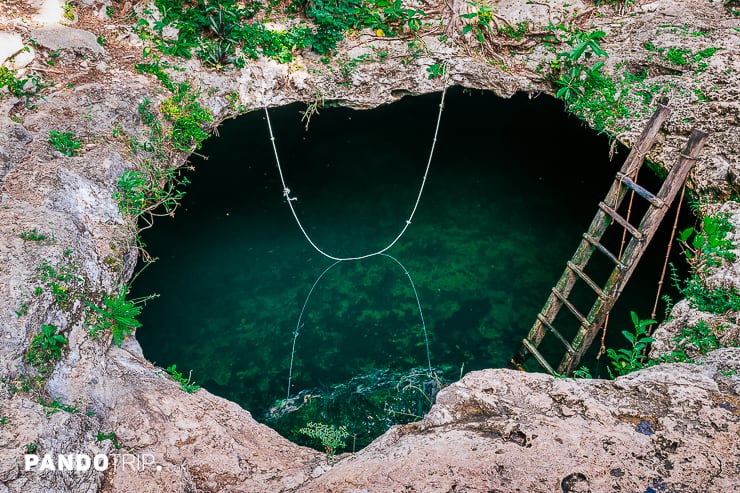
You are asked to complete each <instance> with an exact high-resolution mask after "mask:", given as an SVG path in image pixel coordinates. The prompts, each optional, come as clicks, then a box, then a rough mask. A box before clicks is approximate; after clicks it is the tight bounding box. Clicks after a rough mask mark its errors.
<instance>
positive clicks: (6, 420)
mask: <svg viewBox="0 0 740 493" xmlns="http://www.w3.org/2000/svg"><path fill="white" fill-rule="evenodd" d="M8 423H10V418H8V417H7V416H0V426H5V425H6V424H8Z"/></svg>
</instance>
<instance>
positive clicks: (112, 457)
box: [23, 454, 162, 472]
mask: <svg viewBox="0 0 740 493" xmlns="http://www.w3.org/2000/svg"><path fill="white" fill-rule="evenodd" d="M23 459H24V467H23V469H24V470H25V471H29V472H46V471H52V472H63V471H71V472H85V471H90V470H93V471H101V472H102V471H107V470H109V469H111V470H113V471H118V470H129V471H137V472H141V471H146V470H155V471H157V472H159V471H161V470H162V466H161V465H159V464H157V463H156V461H155V459H154V455H153V454H108V455H106V454H96V455H92V456H91V455H88V454H44V455H36V454H25V455H24V456H23Z"/></svg>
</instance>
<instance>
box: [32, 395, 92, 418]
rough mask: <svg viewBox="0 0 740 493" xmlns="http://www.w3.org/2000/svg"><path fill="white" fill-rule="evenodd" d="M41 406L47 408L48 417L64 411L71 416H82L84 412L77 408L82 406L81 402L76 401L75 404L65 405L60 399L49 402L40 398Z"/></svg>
mask: <svg viewBox="0 0 740 493" xmlns="http://www.w3.org/2000/svg"><path fill="white" fill-rule="evenodd" d="M39 404H41V405H42V406H44V407H45V408H46V410H45V412H46V415H47V416H51V415H52V414H56V413H58V412H59V411H64V412H67V413H70V414H80V413H81V412H82V411H81V410H80V408H79V407H77V406H79V405H80V401H79V400H77V401H75V403H74V404H64V403H63V402H60V401H59V399H58V398H54V399H53V400H51V401H48V400H46V399H44V398H43V397H42V398H39Z"/></svg>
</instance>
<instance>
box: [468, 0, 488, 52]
mask: <svg viewBox="0 0 740 493" xmlns="http://www.w3.org/2000/svg"><path fill="white" fill-rule="evenodd" d="M467 4H468V5H470V6H472V7H473V8H474V9H475V10H474V11H473V12H469V13H467V14H461V15H460V18H462V19H466V20H469V21H472V22H471V23H470V24H466V25H465V26H463V29H462V35H463V36H465V35H466V34H468V33H470V32H473V33H474V34H475V38H476V39H477V40H478V42H480V43H481V44H482V43H485V41H486V40H485V37H484V34H485V33H486V32H492V31H493V28H492V27H491V23H492V22H493V7H492V6H491V5H490V4H488V3H487V2H485V1H476V2H467Z"/></svg>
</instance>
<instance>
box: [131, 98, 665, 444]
mask: <svg viewBox="0 0 740 493" xmlns="http://www.w3.org/2000/svg"><path fill="white" fill-rule="evenodd" d="M438 104H439V95H438V94H437V95H429V96H423V97H415V98H404V99H403V100H401V101H400V102H398V103H396V104H394V105H390V106H386V107H383V108H380V109H376V110H373V111H364V112H358V111H352V110H348V109H341V108H333V109H330V108H327V109H322V110H321V113H320V114H319V115H314V117H313V118H312V120H311V125H310V127H309V130H308V132H306V131H305V130H304V128H303V123H302V122H301V120H300V114H299V111H300V110H302V109H304V107H303V106H301V105H291V106H287V107H284V108H280V109H275V110H272V111H271V118H272V123H273V127H274V130H275V133H276V138H277V144H278V149H279V152H280V155H281V161H282V165H283V170H284V173H285V176H286V179H287V182H288V186H289V187H290V189H291V196H293V197H297V198H298V201H297V202H296V203H295V204H296V207H297V210H298V213H299V215H300V217H301V219H302V221H303V222H304V225H305V226H306V227H307V229H308V231H309V232H310V234H311V236H312V238H313V239H314V240H315V241H316V243H318V245H319V246H320V247H322V248H323V249H325V250H326V251H328V252H330V253H332V254H334V255H337V256H354V255H361V254H365V253H368V252H371V251H375V250H378V249H380V248H382V247H383V246H385V245H386V244H387V243H388V242H389V241H390V240H392V239H393V238H394V237H395V236H396V234H397V233H398V231H399V230H400V228H401V227H402V226H403V225H404V222H405V220H406V219H407V218H408V214H409V212H410V210H411V207H412V206H413V203H414V200H415V198H416V193H417V190H418V186H419V183H420V180H421V177H422V174H423V170H424V166H425V164H426V160H427V156H428V152H429V147H430V144H431V140H432V136H433V131H434V123H435V120H436V113H437V105H438ZM219 134H220V137H218V138H213V139H211V140H209V141H208V142H207V143H206V145H205V146H204V148H203V150H202V153H203V154H205V155H207V156H208V157H209V159H208V160H207V161H202V160H199V159H194V161H193V164H194V165H195V172H193V173H191V175H190V179H191V180H192V185H191V187H190V190H189V191H188V194H187V196H186V197H185V200H184V201H183V204H182V207H181V208H180V209H179V210H178V212H177V216H176V218H175V219H174V220H170V219H159V220H158V222H157V224H156V227H155V228H154V229H152V230H149V231H146V232H145V234H144V241H145V243H146V244H147V245H148V250H149V252H150V253H151V255H152V256H155V257H159V261H158V262H156V264H154V265H153V266H150V267H149V268H148V269H147V270H146V271H145V272H144V273H143V274H142V275H141V276H140V278H139V279H138V280H137V282H136V285H135V286H134V288H135V290H136V294H147V293H151V292H157V293H160V294H161V297H160V298H159V299H157V300H155V301H153V302H150V303H149V304H148V306H147V307H146V309H145V310H144V313H143V315H142V322H143V327H142V328H141V329H139V331H138V332H137V338H138V340H139V341H140V342H141V344H142V347H143V349H144V353H145V355H146V356H147V357H148V358H149V359H150V360H152V361H154V362H155V363H157V364H159V365H161V366H167V365H170V364H172V363H177V365H178V369H180V370H186V371H189V370H190V369H192V371H193V378H194V379H195V380H196V381H197V382H198V383H200V384H202V385H203V386H204V387H205V388H207V389H208V390H210V391H211V392H214V393H216V394H219V395H222V396H224V397H226V398H229V399H231V400H234V401H236V402H238V403H240V404H241V405H242V406H244V407H245V408H247V409H248V410H250V411H251V412H252V413H253V415H254V416H255V417H256V418H257V419H260V420H265V419H267V418H266V416H265V413H266V411H268V410H269V409H270V408H271V407H272V408H273V410H274V409H276V408H279V407H280V405H283V406H284V407H283V410H285V409H289V410H293V409H295V408H297V407H301V404H303V403H304V402H305V405H303V406H302V407H301V409H300V410H298V411H297V412H289V413H285V414H282V413H281V414H280V415H279V416H278V417H276V418H274V419H272V420H271V421H270V424H271V425H272V426H274V427H275V428H276V429H278V431H280V432H281V433H283V434H285V435H286V436H289V437H290V438H293V439H297V440H299V441H300V440H301V439H300V437H299V436H298V435H296V434H295V431H296V430H297V429H298V428H300V427H301V426H303V425H304V424H305V422H306V421H311V420H312V421H322V422H326V423H332V424H337V425H339V424H346V425H348V427H349V428H350V431H351V432H352V433H354V434H356V435H357V437H356V443H355V444H354V446H356V447H359V446H362V445H364V444H366V443H367V442H368V441H369V440H370V439H371V438H372V437H373V436H375V435H377V434H379V433H381V432H382V431H384V430H385V429H386V428H387V426H388V425H390V424H393V423H395V422H405V421H408V420H410V419H412V415H421V414H423V413H424V412H425V411H426V410H427V409H428V406H429V401H428V399H427V396H429V397H431V396H432V395H433V393H434V385H433V384H432V382H431V381H430V379H429V378H428V376H425V375H424V372H423V370H424V369H425V368H427V353H426V349H425V348H426V346H425V340H424V334H423V331H422V330H421V329H422V326H421V322H420V316H419V311H418V307H417V302H416V298H415V296H414V291H413V289H412V287H411V284H410V282H409V279H408V277H407V276H406V274H405V273H404V270H403V269H402V268H401V267H399V266H398V265H397V264H396V263H395V262H393V261H392V260H391V259H388V258H386V257H373V258H370V259H366V260H363V261H358V262H343V263H341V264H339V265H337V266H335V267H334V268H332V269H331V270H329V271H328V272H327V273H326V274H325V275H324V276H323V278H322V279H321V281H320V282H319V283H318V284H317V285H316V288H315V290H314V292H313V294H312V296H311V298H310V300H309V302H308V303H307V305H306V311H305V314H304V316H303V320H302V322H303V324H302V326H301V327H300V330H299V336H298V338H297V340H296V351H295V362H294V374H293V380H292V388H291V391H290V392H291V397H296V396H297V399H295V400H294V401H291V402H289V403H287V404H288V405H286V403H285V402H283V403H282V404H280V403H278V404H276V401H277V400H278V399H284V398H285V397H286V393H287V380H288V368H289V364H290V358H291V344H292V342H293V334H294V331H295V329H296V323H297V319H298V316H299V313H300V310H301V307H302V306H303V304H304V301H305V299H306V296H307V295H308V292H309V289H310V288H311V286H312V284H313V283H314V282H315V280H316V278H317V276H319V275H320V274H321V273H322V271H324V269H326V268H327V267H328V266H330V265H331V264H332V261H330V260H328V259H326V258H324V257H322V256H320V255H319V254H317V253H316V252H315V251H314V250H313V249H312V248H311V247H310V246H309V245H308V244H307V242H306V241H305V239H304V238H303V236H302V235H301V233H300V231H299V230H298V228H297V226H296V224H295V223H294V221H293V218H292V216H291V215H290V211H289V209H288V207H287V205H286V204H285V200H284V198H283V195H282V187H281V185H280V182H279V179H278V174H277V168H276V166H275V162H274V158H273V156H272V150H271V147H270V145H269V140H268V133H267V128H266V124H265V121H264V114H263V112H261V111H257V112H254V113H250V114H248V115H245V116H243V117H240V118H239V119H237V120H233V121H228V122H226V123H225V124H224V125H223V126H222V127H221V128H220V129H219ZM608 150H609V145H608V141H607V140H606V138H603V137H598V136H596V135H595V134H594V133H593V132H591V131H589V130H587V129H585V128H583V127H582V126H581V124H580V123H579V122H578V121H576V120H575V119H573V118H570V117H567V116H566V115H565V114H564V113H563V111H562V108H561V106H560V104H559V103H558V102H557V101H555V100H552V99H550V98H547V97H545V96H542V97H540V98H537V99H534V100H529V99H528V98H526V97H525V96H517V97H515V98H513V99H512V100H502V99H499V98H496V97H494V96H493V95H490V94H483V93H480V92H473V93H470V92H464V91H462V90H460V89H454V90H451V91H450V92H449V93H448V97H447V101H446V109H445V113H444V114H443V119H442V126H441V129H440V135H439V142H438V147H437V152H436V154H435V157H434V160H433V162H432V168H431V172H430V175H429V181H428V182H427V187H426V189H425V192H424V195H423V197H422V200H421V205H420V207H419V210H418V212H417V215H416V216H415V218H414V220H413V222H412V224H411V226H410V227H409V229H408V231H407V232H406V234H405V235H404V237H403V238H402V239H401V241H400V242H399V243H398V244H397V245H396V246H395V247H394V248H393V249H391V250H390V251H389V252H388V253H389V254H391V255H393V257H394V258H396V259H397V260H398V261H399V262H401V263H402V264H403V265H404V267H405V269H407V270H408V272H409V274H410V276H411V278H412V279H413V282H414V283H415V287H416V289H417V292H418V296H419V299H420V302H421V306H422V308H423V315H424V319H425V321H426V329H427V331H428V340H429V348H430V354H429V357H430V360H431V364H432V366H433V367H434V368H435V369H438V374H439V375H441V376H442V378H443V379H445V380H455V379H457V378H458V377H459V375H460V374H461V372H467V371H469V370H474V369H480V368H489V367H503V366H505V365H506V364H507V362H508V361H509V359H510V358H511V356H512V355H513V353H514V351H515V350H516V349H517V348H518V346H519V342H520V341H521V338H522V337H523V336H524V335H526V333H527V331H528V330H529V328H530V326H531V324H532V322H533V320H534V317H535V315H536V313H537V312H538V311H539V309H540V308H541V306H542V304H543V303H544V301H545V299H546V297H547V294H548V292H549V289H550V288H551V287H552V285H553V284H554V282H555V281H556V280H557V278H558V277H559V275H560V273H561V272H562V269H563V267H564V265H565V261H566V260H567V259H568V258H569V257H570V256H571V254H572V253H573V251H574V250H575V248H576V246H577V244H578V241H579V238H580V235H581V233H583V232H584V231H585V229H586V228H587V226H588V224H589V222H590V220H591V218H592V216H593V214H594V213H595V211H596V204H597V203H598V201H599V200H600V199H602V198H603V196H604V194H605V193H606V190H607V189H608V187H609V185H610V184H611V181H612V180H613V177H614V172H615V171H616V170H617V169H618V168H619V166H621V162H622V160H623V159H624V158H625V157H626V155H627V152H626V151H625V150H623V149H620V150H619V153H618V155H617V156H616V157H615V159H614V161H613V162H609V159H608ZM650 174H651V173H650V172H649V171H647V170H645V171H644V172H643V178H644V179H647V182H645V183H648V184H649V183H650V178H651V177H650V176H648V175H650ZM653 189H655V186H653ZM669 217H671V218H672V216H669ZM666 222H670V221H666ZM664 226H665V227H663V228H662V230H663V239H661V238H657V239H656V241H655V244H654V245H653V248H652V249H651V250H652V251H649V252H648V257H647V258H646V259H645V261H644V262H643V264H642V266H641V267H640V268H638V273H637V276H636V277H635V278H633V280H632V282H631V283H630V286H628V289H627V292H626V293H625V295H624V296H623V298H622V300H621V302H620V303H619V306H618V309H617V310H616V311H615V312H614V313H613V315H612V321H611V329H610V330H611V332H610V333H612V334H618V333H619V330H621V329H626V328H627V329H628V328H629V325H630V324H629V315H628V313H629V310H630V309H633V310H636V311H638V313H640V315H642V316H643V317H647V316H648V315H649V312H650V310H651V308H652V302H653V297H654V294H653V293H654V290H655V284H656V283H657V278H658V275H659V272H660V267H661V263H662V257H663V254H664V251H665V245H666V241H667V236H665V235H667V233H668V232H669V229H670V225H669V224H666V225H664ZM615 249H616V247H615ZM594 275H596V274H594ZM661 306H662V305H661ZM584 310H585V308H584ZM661 310H662V308H661ZM553 351H554V352H555V353H557V354H559V353H560V348H553ZM592 363H593V362H592ZM592 366H593V367H594V370H598V368H597V367H596V365H595V364H592ZM419 368H421V370H418V369H419ZM415 369H416V370H415ZM602 369H603V364H602ZM409 372H410V373H409ZM404 375H405V377H404ZM399 382H400V385H399ZM335 385H339V387H332V386H335ZM422 391H423V393H422ZM350 441H352V439H350ZM306 443H308V442H306ZM352 446H353V445H352V444H351V443H350V444H349V445H348V448H352Z"/></svg>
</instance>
